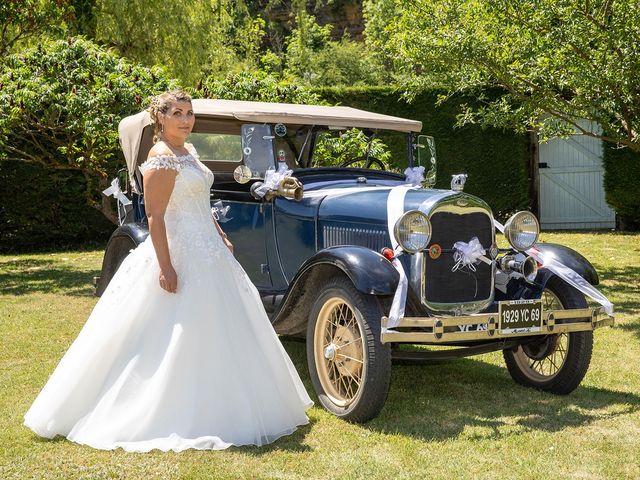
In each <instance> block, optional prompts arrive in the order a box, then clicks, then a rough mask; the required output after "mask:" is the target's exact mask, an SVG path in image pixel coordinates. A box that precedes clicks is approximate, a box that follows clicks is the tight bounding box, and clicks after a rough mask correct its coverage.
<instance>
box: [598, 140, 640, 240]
mask: <svg viewBox="0 0 640 480" xmlns="http://www.w3.org/2000/svg"><path fill="white" fill-rule="evenodd" d="M638 179H640V153H637V152H632V151H630V150H629V149H626V148H624V149H620V148H615V146H613V145H610V144H604V190H605V195H606V200H607V203H608V204H609V205H610V206H611V207H612V208H613V209H615V211H616V213H617V214H618V218H619V221H620V228H621V229H622V230H636V229H640V188H638Z"/></svg>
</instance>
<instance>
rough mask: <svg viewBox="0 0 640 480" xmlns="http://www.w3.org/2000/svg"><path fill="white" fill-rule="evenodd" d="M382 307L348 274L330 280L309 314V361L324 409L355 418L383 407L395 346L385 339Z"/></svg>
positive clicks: (367, 416) (363, 418) (364, 418)
mask: <svg viewBox="0 0 640 480" xmlns="http://www.w3.org/2000/svg"><path fill="white" fill-rule="evenodd" d="M381 317H382V310H381V308H380V305H379V303H378V301H377V299H376V298H375V297H374V296H371V295H364V294H362V293H360V292H359V291H358V290H357V289H356V288H355V287H354V286H353V284H352V283H351V281H350V280H349V279H348V278H347V277H345V276H339V277H335V278H333V279H332V280H330V281H329V282H328V283H327V284H326V285H325V286H324V288H323V289H322V290H321V291H320V293H319V295H318V297H317V298H316V300H315V302H314V304H313V307H312V308H311V312H310V314H309V323H308V326H307V360H308V364H309V373H310V375H311V381H312V382H313V386H314V387H315V390H316V392H317V394H318V399H319V400H320V403H321V404H322V406H323V407H324V408H326V409H327V410H328V411H330V412H331V413H333V414H334V415H336V416H338V417H340V418H343V419H345V420H348V421H351V422H366V421H367V420H370V419H371V418H373V417H375V416H376V415H377V414H378V412H380V410H381V409H382V407H383V405H384V402H385V400H386V398H387V393H388V391H389V382H390V379H391V350H390V348H389V346H388V345H383V344H382V343H381V342H380V320H381Z"/></svg>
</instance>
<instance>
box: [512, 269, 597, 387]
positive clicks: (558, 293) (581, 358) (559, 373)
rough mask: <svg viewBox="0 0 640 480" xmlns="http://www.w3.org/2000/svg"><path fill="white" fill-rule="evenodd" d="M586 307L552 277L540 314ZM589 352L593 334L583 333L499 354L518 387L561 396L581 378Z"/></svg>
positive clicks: (548, 338) (561, 335)
mask: <svg viewBox="0 0 640 480" xmlns="http://www.w3.org/2000/svg"><path fill="white" fill-rule="evenodd" d="M586 307H587V301H586V300H585V298H584V295H582V293H580V292H579V291H578V290H576V289H575V288H573V287H571V286H570V285H568V284H567V283H566V282H564V281H563V280H562V279H560V278H558V277H553V278H551V279H550V280H549V282H548V283H547V285H546V286H545V289H544V292H543V294H542V308H543V309H544V310H550V309H554V310H558V309H566V308H586ZM592 350H593V332H591V331H587V332H571V333H559V334H557V335H547V336H545V337H544V338H542V339H540V340H537V341H535V342H530V343H527V344H524V345H520V346H518V347H517V348H515V349H511V350H504V351H503V354H504V360H505V362H506V364H507V369H508V370H509V373H510V374H511V377H512V378H513V379H514V380H515V381H516V382H517V383H519V384H520V385H524V386H527V387H533V388H538V389H540V390H545V391H548V392H552V393H555V394H559V395H565V394H568V393H571V392H572V391H574V390H575V389H576V388H577V387H578V385H579V384H580V382H581V381H582V379H583V378H584V376H585V374H586V373H587V370H588V368H589V363H590V362H591V352H592Z"/></svg>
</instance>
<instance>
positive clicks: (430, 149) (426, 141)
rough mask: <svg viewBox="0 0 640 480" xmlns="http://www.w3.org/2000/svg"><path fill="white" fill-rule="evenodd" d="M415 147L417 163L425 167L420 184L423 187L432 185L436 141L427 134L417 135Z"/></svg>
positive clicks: (434, 176)
mask: <svg viewBox="0 0 640 480" xmlns="http://www.w3.org/2000/svg"><path fill="white" fill-rule="evenodd" d="M415 147H416V151H417V158H418V165H419V166H421V167H424V169H425V174H424V181H423V182H422V184H423V185H424V186H425V187H433V186H434V185H435V184H436V166H437V165H436V142H435V141H434V139H433V137H430V136H429V135H418V142H417V143H416V144H415Z"/></svg>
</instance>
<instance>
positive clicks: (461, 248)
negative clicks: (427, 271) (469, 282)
mask: <svg viewBox="0 0 640 480" xmlns="http://www.w3.org/2000/svg"><path fill="white" fill-rule="evenodd" d="M453 249H454V252H453V260H454V261H455V262H456V263H455V264H454V265H453V267H452V268H451V271H452V272H455V271H457V270H458V269H460V268H464V267H467V268H468V269H469V270H471V271H472V272H475V271H476V263H478V261H480V260H482V261H483V262H485V263H487V264H489V265H491V260H489V259H488V258H487V257H485V254H486V253H487V252H486V251H485V249H484V248H482V244H481V243H480V240H478V237H473V238H472V239H471V240H470V241H469V243H466V242H456V243H454V244H453Z"/></svg>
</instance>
